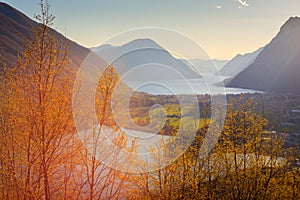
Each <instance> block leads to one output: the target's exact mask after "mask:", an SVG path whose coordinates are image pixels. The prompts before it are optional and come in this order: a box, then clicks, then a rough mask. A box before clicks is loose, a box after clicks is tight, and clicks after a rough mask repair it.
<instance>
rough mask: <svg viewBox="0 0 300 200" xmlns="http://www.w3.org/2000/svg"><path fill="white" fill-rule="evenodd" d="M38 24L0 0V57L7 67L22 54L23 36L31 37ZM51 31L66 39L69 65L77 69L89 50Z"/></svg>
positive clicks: (57, 35) (59, 37)
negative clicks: (68, 50)
mask: <svg viewBox="0 0 300 200" xmlns="http://www.w3.org/2000/svg"><path fill="white" fill-rule="evenodd" d="M38 25H39V24H38V23H37V22H35V21H33V20H31V19H30V18H29V17H27V16H26V15H24V14H23V13H21V12H19V11H18V10H16V9H15V8H13V7H11V6H10V5H8V4H5V3H2V2H0V43H1V45H0V57H1V59H3V60H4V61H5V62H6V64H7V66H8V67H10V66H13V65H15V64H16V62H17V58H18V54H21V55H22V53H23V51H24V45H23V43H24V41H23V37H25V38H27V39H28V38H30V37H32V36H33V35H34V32H33V31H32V29H31V27H37V26H38ZM51 33H52V34H55V35H56V37H57V39H59V40H62V41H66V42H67V43H68V44H69V45H70V54H69V67H70V68H72V69H78V68H79V67H80V65H81V63H82V61H83V60H84V59H85V57H86V56H87V55H88V54H90V53H91V51H90V50H89V49H88V48H85V47H83V46H80V45H79V44H77V43H76V42H73V41H71V40H69V39H67V38H66V37H64V36H63V35H62V34H60V33H58V32H57V31H55V30H53V29H51ZM96 60H97V62H103V60H102V59H100V58H98V59H96ZM95 64H96V63H95ZM1 67H2V65H1Z"/></svg>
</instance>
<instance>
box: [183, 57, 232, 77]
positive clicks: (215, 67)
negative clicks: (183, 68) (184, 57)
mask: <svg viewBox="0 0 300 200" xmlns="http://www.w3.org/2000/svg"><path fill="white" fill-rule="evenodd" d="M189 62H190V63H191V64H193V65H194V66H195V67H196V68H197V69H198V70H199V72H200V73H203V74H214V73H217V72H218V71H220V70H221V69H222V68H223V67H224V66H225V65H226V64H227V63H228V60H216V59H212V60H204V59H190V60H189Z"/></svg>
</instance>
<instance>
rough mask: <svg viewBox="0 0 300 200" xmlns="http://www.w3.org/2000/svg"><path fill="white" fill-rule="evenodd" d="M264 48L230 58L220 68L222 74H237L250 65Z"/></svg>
mask: <svg viewBox="0 0 300 200" xmlns="http://www.w3.org/2000/svg"><path fill="white" fill-rule="evenodd" d="M262 50H263V47H262V48H260V49H258V50H256V51H254V52H252V53H247V54H245V55H241V54H238V55H237V56H235V57H234V58H233V59H232V60H230V61H229V62H228V63H227V64H226V65H224V67H223V68H222V69H221V70H220V74H221V75H222V76H232V77H233V76H236V75H237V74H238V73H240V72H241V71H243V70H244V69H246V68H247V67H249V65H251V64H252V63H253V62H254V61H255V59H256V58H257V56H258V55H259V54H260V52H261V51H262Z"/></svg>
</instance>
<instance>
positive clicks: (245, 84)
mask: <svg viewBox="0 0 300 200" xmlns="http://www.w3.org/2000/svg"><path fill="white" fill-rule="evenodd" d="M299 42H300V18H299V17H291V18H290V19H289V20H288V21H287V22H286V23H285V24H284V25H283V26H282V27H281V29H280V31H279V33H278V34H277V35H276V36H275V38H274V39H273V40H272V41H271V42H270V43H269V44H268V45H267V46H266V47H265V48H264V49H263V50H262V52H261V53H260V54H259V55H258V57H257V58H256V60H255V61H254V63H253V64H251V65H250V66H249V67H248V68H247V69H245V70H244V71H242V72H241V73H240V74H238V75H237V76H236V77H235V78H234V79H233V80H231V81H230V82H229V84H228V86H230V87H241V88H250V89H256V90H262V91H267V92H275V93H293V94H295V93H297V94H300V87H299V85H300V78H299V77H300V45H299Z"/></svg>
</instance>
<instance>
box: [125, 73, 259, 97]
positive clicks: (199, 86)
mask: <svg viewBox="0 0 300 200" xmlns="http://www.w3.org/2000/svg"><path fill="white" fill-rule="evenodd" d="M228 78H230V77H228V76H227V77H226V76H222V77H221V76H214V75H206V76H205V79H180V80H155V81H148V82H142V81H130V80H125V83H127V84H128V86H130V87H131V88H133V89H134V90H136V91H141V92H147V93H149V94H155V95H162V94H164V95H177V94H211V95H218V94H223V95H225V94H241V93H262V92H261V91H257V90H250V89H243V88H228V87H220V86H217V85H216V84H218V83H219V82H221V81H224V80H225V79H228ZM218 85H220V84H218Z"/></svg>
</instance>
